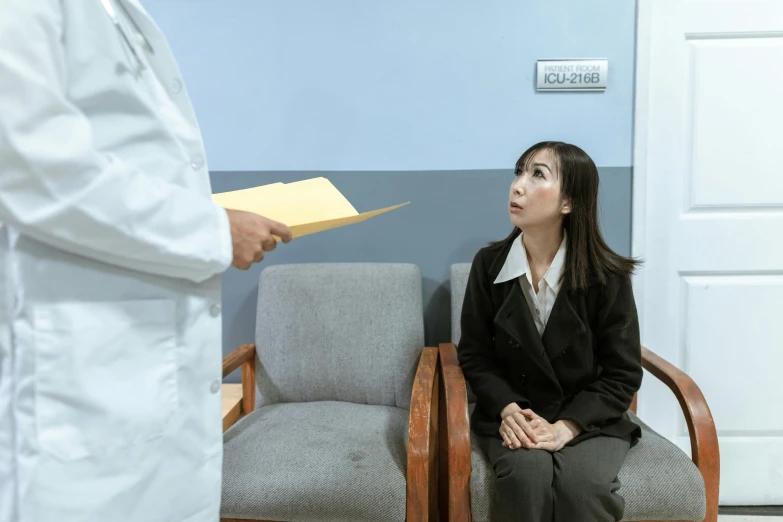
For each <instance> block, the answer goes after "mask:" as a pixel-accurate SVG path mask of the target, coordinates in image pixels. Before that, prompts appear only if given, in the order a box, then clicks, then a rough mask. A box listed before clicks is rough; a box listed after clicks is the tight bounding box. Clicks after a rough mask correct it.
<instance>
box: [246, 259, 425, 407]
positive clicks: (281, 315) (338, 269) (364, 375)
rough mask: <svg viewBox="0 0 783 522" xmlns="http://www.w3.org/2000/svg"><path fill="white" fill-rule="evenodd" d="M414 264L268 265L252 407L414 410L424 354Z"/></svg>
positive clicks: (418, 278) (260, 306) (263, 275)
mask: <svg viewBox="0 0 783 522" xmlns="http://www.w3.org/2000/svg"><path fill="white" fill-rule="evenodd" d="M423 317H424V314H423V307H422V283H421V273H420V272H419V269H418V267H417V266H415V265H410V264H392V263H324V264H300V265H279V266H270V267H268V268H266V269H265V270H263V271H262V273H261V277H260V279H259V284H258V310H257V317H256V350H257V354H258V361H257V364H256V389H257V394H256V404H257V405H258V406H264V405H267V404H274V403H279V402H312V401H343V402H353V403H357V404H373V405H383V406H397V407H401V408H408V407H409V406H410V397H411V388H412V386H413V378H414V375H415V372H416V366H417V364H418V359H419V356H420V355H421V351H422V349H423V347H424V319H423Z"/></svg>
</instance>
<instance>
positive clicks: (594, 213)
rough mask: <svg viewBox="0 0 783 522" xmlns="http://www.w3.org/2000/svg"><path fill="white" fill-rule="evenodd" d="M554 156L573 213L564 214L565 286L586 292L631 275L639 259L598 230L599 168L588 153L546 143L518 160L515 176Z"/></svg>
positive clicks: (513, 235) (505, 242) (511, 237)
mask: <svg viewBox="0 0 783 522" xmlns="http://www.w3.org/2000/svg"><path fill="white" fill-rule="evenodd" d="M545 150H548V151H550V152H551V153H552V155H553V156H554V158H555V162H556V164H557V170H558V172H559V173H560V181H561V184H560V186H561V192H560V196H561V197H562V198H566V197H567V198H570V200H571V212H570V213H568V214H565V215H564V218H563V228H564V229H565V231H566V232H567V233H568V245H567V247H568V248H567V251H566V261H565V270H564V273H563V286H564V287H565V288H567V289H569V290H584V289H586V288H587V287H588V286H589V285H590V284H591V282H596V281H597V282H599V283H601V284H606V282H607V281H608V280H609V278H610V277H611V276H612V275H618V274H619V275H631V274H632V273H633V271H634V269H635V268H636V266H637V265H638V264H639V263H640V261H639V260H637V259H634V258H631V257H624V256H621V255H619V254H617V253H616V252H615V251H613V250H612V249H611V248H609V245H607V244H606V241H604V238H603V236H602V235H601V230H600V229H599V228H598V169H597V168H596V166H595V163H593V160H592V159H591V158H590V156H588V155H587V153H586V152H585V151H583V150H582V149H580V148H579V147H577V146H576V145H571V144H569V143H563V142H560V141H543V142H541V143H537V144H535V145H533V146H532V147H530V148H529V149H528V150H526V151H525V152H524V154H522V156H520V158H519V160H517V164H516V171H515V174H521V173H522V172H524V171H525V169H526V168H527V167H528V165H529V163H530V161H531V160H532V159H533V157H534V156H535V155H536V154H537V153H538V152H541V151H545ZM521 233H522V230H520V229H519V228H518V227H514V230H513V231H512V232H511V234H509V236H508V237H507V238H505V239H503V240H501V241H497V242H494V243H491V244H490V246H491V247H496V248H501V247H504V246H506V245H508V244H509V243H511V242H513V241H514V240H515V239H516V238H518V237H519V235H520V234H521Z"/></svg>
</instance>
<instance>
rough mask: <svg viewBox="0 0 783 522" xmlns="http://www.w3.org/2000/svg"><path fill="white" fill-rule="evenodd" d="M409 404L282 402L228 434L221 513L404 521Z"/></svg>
mask: <svg viewBox="0 0 783 522" xmlns="http://www.w3.org/2000/svg"><path fill="white" fill-rule="evenodd" d="M408 415H409V413H408V410H406V409H402V408H396V407H389V406H366V405H359V404H350V403H341V402H318V403H316V402H311V403H292V404H275V405H271V406H266V407H263V408H261V409H258V410H256V411H254V412H253V413H251V414H250V415H248V416H247V417H245V418H243V419H241V420H240V421H239V422H238V423H237V424H235V425H234V426H232V427H231V428H230V429H229V430H228V431H227V432H226V434H225V437H224V439H225V447H224V458H223V502H222V507H221V517H225V518H251V519H260V520H287V521H291V522H310V521H324V522H326V521H338V520H339V521H343V522H345V521H404V520H405V489H406V487H405V484H406V483H405V469H406V459H407V457H406V448H407V432H408Z"/></svg>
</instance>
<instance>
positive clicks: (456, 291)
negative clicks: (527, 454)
mask: <svg viewBox="0 0 783 522" xmlns="http://www.w3.org/2000/svg"><path fill="white" fill-rule="evenodd" d="M470 266H471V264H470V263H456V264H454V265H451V342H452V343H454V344H459V340H460V337H461V336H462V327H461V325H460V319H461V316H462V302H463V301H464V300H465V289H466V288H467V287H468V276H469V275H470ZM465 388H466V389H467V392H468V402H471V403H472V402H476V396H475V395H474V394H473V390H471V389H470V385H469V384H468V383H465Z"/></svg>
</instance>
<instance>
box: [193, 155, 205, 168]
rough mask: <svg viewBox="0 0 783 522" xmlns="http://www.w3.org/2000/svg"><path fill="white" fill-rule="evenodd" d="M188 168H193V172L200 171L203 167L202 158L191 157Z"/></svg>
mask: <svg viewBox="0 0 783 522" xmlns="http://www.w3.org/2000/svg"><path fill="white" fill-rule="evenodd" d="M190 166H191V167H193V170H198V169H200V168H201V167H203V166H204V158H202V157H201V156H193V158H192V159H191V160H190Z"/></svg>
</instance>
